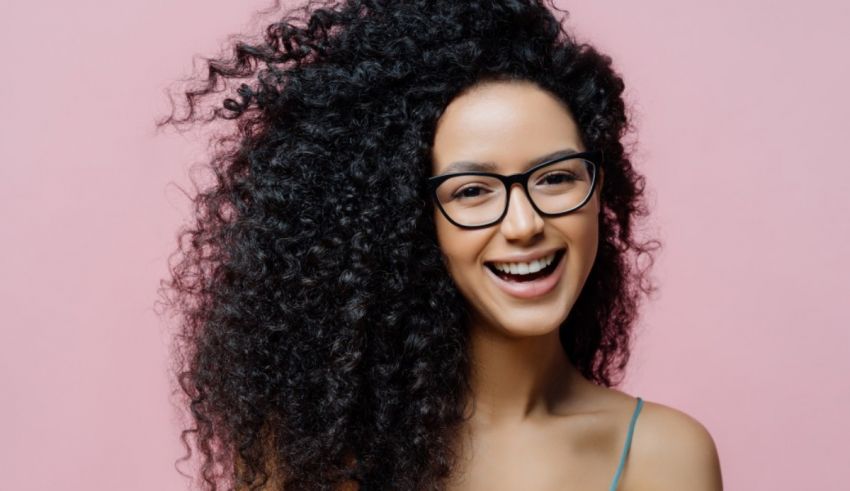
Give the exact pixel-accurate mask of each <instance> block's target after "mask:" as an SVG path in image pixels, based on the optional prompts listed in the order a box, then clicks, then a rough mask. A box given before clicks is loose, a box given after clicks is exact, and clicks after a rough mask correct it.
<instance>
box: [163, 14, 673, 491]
mask: <svg viewBox="0 0 850 491" xmlns="http://www.w3.org/2000/svg"><path fill="white" fill-rule="evenodd" d="M553 8H554V6H553ZM555 10H557V9H555ZM231 43H232V44H231V45H230V46H231V47H232V53H230V54H224V55H222V56H221V57H219V58H212V59H205V60H206V66H207V68H208V74H207V75H206V78H205V79H202V80H199V81H198V83H197V84H196V85H195V86H193V87H192V88H187V89H185V90H183V91H182V92H183V94H184V96H185V97H184V100H185V102H186V103H187V107H188V112H187V113H186V114H185V115H184V116H182V117H178V116H175V111H174V108H172V112H171V115H169V116H168V117H165V118H163V119H162V120H160V121H158V122H157V125H158V126H160V127H161V126H165V125H169V124H170V125H174V126H175V127H183V126H185V125H190V124H192V123H199V122H200V123H205V124H206V123H211V122H214V121H219V122H220V123H222V124H226V126H227V127H228V128H230V129H229V130H227V131H225V132H222V133H219V134H217V135H216V136H215V137H214V139H213V140H212V141H213V143H214V148H215V151H214V152H213V156H212V158H211V159H210V161H209V165H208V166H207V168H208V170H209V171H210V172H211V175H212V176H214V182H213V183H212V184H210V185H208V186H207V187H205V188H204V189H201V190H197V192H196V194H195V195H193V196H192V200H193V203H194V208H193V216H194V218H193V221H192V222H191V225H189V226H186V227H185V228H183V229H182V230H181V232H180V235H179V240H178V243H179V246H178V249H177V250H176V251H175V254H174V256H176V259H177V260H174V261H170V262H169V266H170V278H169V279H167V280H164V281H163V291H164V292H165V293H164V295H163V298H164V300H165V305H166V307H167V308H169V309H172V310H173V311H175V312H177V313H178V314H179V318H180V329H179V332H178V333H177V334H176V335H175V338H174V340H175V343H174V351H173V355H174V358H173V360H174V370H175V372H176V380H177V381H178V382H179V386H180V389H182V397H184V398H185V403H186V405H187V406H188V407H189V408H190V410H191V418H192V424H191V427H189V428H186V429H184V430H183V432H182V437H183V442H184V444H185V445H186V448H187V451H188V455H187V456H186V457H185V458H189V457H191V454H192V450H191V446H190V442H189V439H190V437H193V438H194V441H195V445H196V447H197V449H198V450H199V452H200V455H201V457H202V465H201V467H200V470H199V474H200V477H201V480H202V482H203V484H204V486H205V489H212V490H216V489H219V486H220V485H227V486H228V487H236V488H238V489H261V488H263V486H267V487H266V488H263V489H272V487H271V486H274V489H278V488H279V489H286V490H301V489H310V490H312V489H337V488H338V487H339V486H340V485H341V484H343V483H346V482H357V483H359V485H360V489H362V490H367V489H368V490H383V489H395V490H412V489H440V488H441V486H444V485H445V482H446V479H447V478H448V477H449V476H451V474H452V471H453V470H454V469H455V459H456V457H457V454H456V450H455V448H456V446H455V445H456V441H457V440H456V437H457V434H458V430H459V428H460V427H461V424H462V422H463V421H464V415H463V407H464V402H465V401H466V398H467V397H468V396H469V393H470V389H469V375H470V371H469V370H470V359H469V353H468V349H469V347H468V342H469V339H468V333H467V331H466V322H467V320H468V318H469V317H468V309H467V304H466V303H465V300H464V298H463V297H462V296H461V295H460V293H459V291H458V290H457V288H456V286H455V285H454V284H453V282H452V279H451V278H450V276H449V274H448V272H447V270H446V268H445V266H444V264H443V262H442V259H441V251H440V248H439V246H438V244H437V241H436V236H435V229H434V222H433V216H434V208H433V204H432V202H431V200H430V199H429V195H428V192H427V187H426V178H427V177H429V175H430V171H431V146H432V142H433V137H434V132H435V127H436V122H437V120H438V118H439V117H440V115H441V113H442V111H443V110H444V109H445V107H446V106H447V105H448V103H449V102H450V101H451V100H452V99H453V98H455V97H457V96H458V95H459V94H461V93H462V92H463V91H465V90H467V89H469V88H471V87H473V86H475V85H476V84H480V83H484V82H486V81H494V80H522V81H530V82H533V83H535V84H537V85H538V86H539V87H541V88H543V89H544V90H547V91H549V92H550V93H552V94H554V95H555V96H557V97H558V98H559V99H560V100H561V101H563V102H564V103H565V104H566V106H567V107H568V108H569V110H570V113H571V115H572V116H573V118H574V119H575V121H576V122H577V124H578V126H579V128H580V131H581V138H582V140H583V143H584V144H585V146H586V147H587V148H590V149H596V150H601V151H602V152H603V154H604V162H603V163H602V165H603V168H604V174H605V179H604V186H603V187H602V188H601V195H600V197H601V202H602V205H603V210H602V211H603V212H602V213H601V214H600V219H599V220H600V233H599V249H598V254H597V257H596V259H595V263H594V265H593V267H592V270H591V272H590V275H589V277H588V279H587V281H586V283H585V285H584V287H583V290H582V291H581V293H580V295H579V297H578V299H577V301H576V303H575V306H574V307H573V308H572V310H571V312H570V314H569V316H568V318H567V319H566V321H565V322H564V323H563V325H562V326H561V328H560V338H561V344H562V346H563V349H564V350H565V353H566V355H567V356H568V357H569V359H570V360H571V362H572V363H573V364H574V365H575V366H576V367H577V368H578V370H579V371H580V372H581V373H582V374H583V375H584V376H585V377H586V378H588V379H589V380H592V381H594V382H595V383H597V384H599V385H603V386H612V385H616V384H618V383H620V381H621V377H622V374H623V370H624V367H625V366H626V362H627V361H628V357H629V350H630V335H631V331H632V328H633V325H634V324H635V320H636V319H637V314H638V306H639V302H640V300H641V297H642V296H643V295H644V294H648V293H650V292H651V291H652V290H653V289H654V286H653V285H651V283H650V282H649V281H648V279H647V273H648V266H646V267H642V266H641V265H640V262H639V261H638V258H639V256H647V257H649V258H650V264H651V262H652V261H651V259H652V255H651V250H652V249H653V246H657V245H658V244H657V242H658V241H647V242H640V241H638V240H637V239H636V238H635V233H634V224H635V220H636V219H637V218H639V217H640V216H642V215H646V214H647V207H646V205H645V204H644V199H643V193H644V178H643V177H642V176H641V175H640V174H639V173H638V172H637V171H636V170H635V169H633V167H632V164H631V162H630V160H629V155H628V154H627V152H626V151H625V149H624V144H623V139H624V137H625V136H626V135H627V133H628V132H629V131H628V130H629V129H630V124H629V119H628V118H627V113H626V107H625V104H624V101H623V98H622V93H623V90H624V84H623V81H622V79H621V77H620V76H619V75H618V74H617V73H616V72H615V70H614V69H613V68H612V62H611V59H610V58H609V57H608V56H606V55H604V54H601V53H600V52H598V51H597V50H596V49H595V48H594V47H593V46H591V45H589V44H586V43H578V42H577V41H576V40H575V39H574V38H573V36H572V35H570V34H569V33H568V32H566V30H565V28H564V27H563V25H562V22H561V21H559V20H558V18H556V17H555V14H554V13H553V11H552V9H550V8H549V6H548V5H547V4H546V3H545V2H543V1H536V0H488V1H456V0H393V1H387V0H363V1H360V0H349V1H341V2H333V1H326V2H311V3H308V4H306V5H303V6H301V7H298V8H294V9H291V10H288V11H287V12H286V13H285V14H284V15H283V16H282V17H281V18H280V20H279V21H276V22H273V23H270V24H268V25H267V27H266V28H265V30H264V32H263V34H262V35H261V36H258V37H257V38H256V39H253V40H251V39H250V38H248V37H247V36H246V37H243V38H240V39H237V40H231ZM222 91H225V92H228V93H229V94H228V96H227V97H225V98H224V99H223V101H222V100H219V99H218V98H217V94H219V93H221V92H222ZM210 99H213V100H215V101H217V102H216V104H215V105H214V106H213V110H212V111H211V112H207V113H203V111H202V110H203V108H204V107H205V103H206V101H208V100H210ZM228 121H230V122H229V123H228ZM172 259H174V257H172Z"/></svg>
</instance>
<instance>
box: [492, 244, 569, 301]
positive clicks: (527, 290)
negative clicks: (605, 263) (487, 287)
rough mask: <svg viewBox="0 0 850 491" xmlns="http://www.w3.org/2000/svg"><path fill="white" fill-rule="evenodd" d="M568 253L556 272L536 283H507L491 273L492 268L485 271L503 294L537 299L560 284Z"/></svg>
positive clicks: (535, 281) (564, 255) (559, 262)
mask: <svg viewBox="0 0 850 491" xmlns="http://www.w3.org/2000/svg"><path fill="white" fill-rule="evenodd" d="M566 258H567V254H566V252H565V253H564V254H563V255H562V256H561V260H560V261H558V266H557V267H556V268H555V271H552V273H551V274H550V275H549V276H546V277H545V278H538V279H536V280H534V281H522V282H520V281H507V280H503V279H502V278H499V277H498V276H497V275H496V273H494V272H492V271H490V268H488V267H487V266H484V269H485V270H486V271H487V274H488V275H489V276H490V279H492V280H493V282H494V283H496V286H498V287H499V288H500V289H501V290H502V291H503V292H505V293H507V294H508V295H511V296H514V297H517V298H535V297H540V296H543V295H545V294H547V293H549V292H550V291H552V289H553V288H555V285H557V284H558V280H560V279H561V275H562V274H563V272H564V263H565V262H566V261H567V259H566Z"/></svg>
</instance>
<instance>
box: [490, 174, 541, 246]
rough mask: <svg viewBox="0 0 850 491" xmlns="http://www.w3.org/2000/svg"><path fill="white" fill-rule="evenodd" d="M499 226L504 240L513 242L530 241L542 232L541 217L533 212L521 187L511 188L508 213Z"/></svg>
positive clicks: (517, 185) (516, 185) (514, 186)
mask: <svg viewBox="0 0 850 491" xmlns="http://www.w3.org/2000/svg"><path fill="white" fill-rule="evenodd" d="M499 226H500V228H501V231H502V234H503V235H504V236H505V238H507V239H508V240H514V241H526V240H529V239H532V238H534V237H536V236H537V234H539V233H540V232H541V231H542V230H543V217H541V216H540V215H539V214H538V213H537V211H535V210H534V207H533V206H532V205H531V202H530V201H529V200H528V196H527V195H526V194H525V190H523V188H522V186H521V185H519V184H514V185H513V186H511V192H510V193H508V211H507V214H506V215H505V218H504V219H503V220H502V223H501V224H500V225H499Z"/></svg>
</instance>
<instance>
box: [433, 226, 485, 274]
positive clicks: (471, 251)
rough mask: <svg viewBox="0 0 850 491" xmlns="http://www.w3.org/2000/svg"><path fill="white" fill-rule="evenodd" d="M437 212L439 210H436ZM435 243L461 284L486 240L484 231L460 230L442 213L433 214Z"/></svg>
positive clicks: (475, 262)
mask: <svg viewBox="0 0 850 491" xmlns="http://www.w3.org/2000/svg"><path fill="white" fill-rule="evenodd" d="M437 213H439V212H437ZM434 222H435V225H436V233H437V243H438V244H439V246H440V250H441V251H442V253H443V262H444V263H445V265H446V269H447V270H448V271H449V273H450V274H451V276H452V278H453V279H454V281H455V283H457V284H458V285H462V284H463V283H464V278H465V277H466V275H468V274H469V272H470V271H471V268H474V267H477V266H478V259H479V257H480V255H481V252H482V251H483V250H484V246H485V245H486V241H487V234H486V232H482V231H477V230H462V229H460V228H458V227H455V226H454V225H452V224H451V223H449V222H448V221H447V220H446V219H445V217H443V216H442V215H440V216H435V217H434Z"/></svg>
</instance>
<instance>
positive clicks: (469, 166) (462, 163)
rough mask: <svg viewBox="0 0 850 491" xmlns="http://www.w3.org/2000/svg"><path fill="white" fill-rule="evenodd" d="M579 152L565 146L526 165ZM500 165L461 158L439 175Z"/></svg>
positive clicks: (487, 169) (487, 168)
mask: <svg viewBox="0 0 850 491" xmlns="http://www.w3.org/2000/svg"><path fill="white" fill-rule="evenodd" d="M576 153H579V151H578V150H576V149H574V148H565V149H562V150H556V151H554V152H551V153H547V154H546V155H544V156H542V157H538V158H537V159H534V160H532V161H531V162H529V163H528V164H527V165H526V168H529V167H533V166H535V165H537V164H542V163H543V162H545V161H547V160H551V159H555V158H558V157H567V156H569V155H573V154H576ZM497 168H498V166H497V165H496V163H495V162H476V161H474V160H459V161H457V162H452V163H451V164H449V165H448V166H447V167H446V168H445V170H444V171H443V172H442V173H441V174H439V175H441V176H442V175H445V174H454V173H456V172H495V171H496V169H497Z"/></svg>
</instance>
